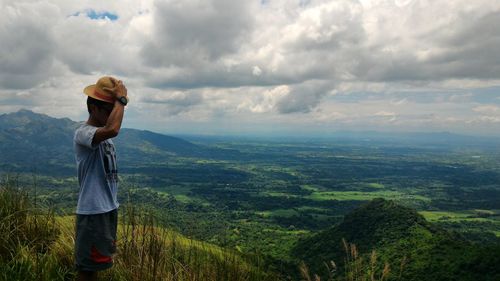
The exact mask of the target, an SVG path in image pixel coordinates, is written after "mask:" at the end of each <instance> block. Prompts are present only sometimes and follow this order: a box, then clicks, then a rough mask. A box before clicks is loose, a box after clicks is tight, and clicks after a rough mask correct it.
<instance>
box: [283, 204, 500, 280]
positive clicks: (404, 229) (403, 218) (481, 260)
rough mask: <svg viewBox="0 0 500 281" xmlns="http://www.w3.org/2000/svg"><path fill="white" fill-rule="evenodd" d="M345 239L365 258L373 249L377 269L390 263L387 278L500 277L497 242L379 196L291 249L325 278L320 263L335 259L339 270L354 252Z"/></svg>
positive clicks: (499, 247) (368, 258) (488, 278)
mask: <svg viewBox="0 0 500 281" xmlns="http://www.w3.org/2000/svg"><path fill="white" fill-rule="evenodd" d="M343 239H345V241H347V243H352V244H355V245H357V247H356V252H357V254H358V255H360V256H362V257H364V259H365V260H370V255H371V253H372V250H375V251H376V255H377V256H378V261H379V264H378V265H377V266H378V268H379V271H382V267H383V266H384V263H386V262H387V263H388V264H389V265H390V268H391V271H390V274H389V275H388V280H500V269H499V268H498V266H497V265H498V264H499V262H500V255H499V253H500V244H498V243H497V244H496V245H487V246H486V245H479V244H472V243H471V242H468V241H467V240H465V239H463V238H462V237H461V236H459V235H458V234H456V233H452V232H449V231H446V230H444V229H441V228H440V227H437V226H435V225H433V224H431V223H429V222H427V221H426V220H425V219H424V218H423V217H422V216H421V215H419V214H418V213H417V212H416V211H415V210H413V209H410V208H407V207H403V206H399V205H397V204H396V203H394V202H393V201H388V200H384V199H381V198H379V199H374V200H372V201H370V202H369V203H366V204H364V205H362V206H361V207H359V208H358V209H356V210H354V211H353V212H351V213H349V214H347V215H346V216H345V218H344V220H343V221H342V222H341V223H340V224H338V225H336V226H333V227H331V228H329V229H327V230H324V231H321V232H319V233H317V234H315V235H312V236H311V237H308V238H305V239H302V240H300V241H299V242H298V243H297V245H296V246H295V248H294V249H293V253H294V255H295V256H296V257H297V258H298V259H300V260H303V261H304V262H305V264H307V265H309V267H310V271H311V272H316V273H318V274H319V275H320V276H323V277H326V276H328V272H327V269H326V267H325V266H324V262H329V261H334V262H336V263H337V265H338V266H339V268H341V269H342V268H344V266H345V255H346V250H348V252H351V253H349V254H351V255H352V251H351V248H350V247H349V245H348V244H347V245H346V244H344V242H343V241H342V240H343ZM346 246H347V247H346ZM401 266H403V270H402V271H401V270H400V267H401ZM366 272H369V270H366ZM400 275H401V276H400Z"/></svg>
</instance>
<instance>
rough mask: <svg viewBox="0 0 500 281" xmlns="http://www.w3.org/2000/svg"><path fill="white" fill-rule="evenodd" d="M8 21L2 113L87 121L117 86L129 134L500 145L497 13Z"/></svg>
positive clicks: (92, 11)
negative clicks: (499, 141) (93, 103)
mask: <svg viewBox="0 0 500 281" xmlns="http://www.w3.org/2000/svg"><path fill="white" fill-rule="evenodd" d="M0 7H1V8H2V11H5V13H4V16H3V17H2V18H1V19H0V27H2V28H1V29H0V40H1V41H2V42H5V43H4V44H2V45H1V46H0V51H1V52H2V53H3V54H6V56H4V57H2V58H1V59H0V62H1V63H0V113H8V112H14V111H17V110H19V109H21V108H27V109H30V110H33V111H35V112H40V113H44V114H47V115H50V116H54V117H69V118H70V119H72V120H82V119H85V118H86V115H87V111H86V106H85V98H86V96H85V95H84V94H83V93H82V90H83V88H84V87H85V86H87V85H90V84H94V83H95V82H96V81H97V79H98V78H99V77H100V76H103V75H112V76H116V77H118V78H119V79H121V80H123V81H124V83H125V85H126V86H127V88H128V92H129V96H130V104H129V105H128V106H127V109H126V114H125V119H124V126H126V127H131V128H138V129H147V130H150V131H155V132H161V133H167V132H169V133H175V134H200V135H262V136H274V135H284V136H286V135H300V136H304V137H308V136H310V135H313V136H327V135H329V134H332V132H336V131H371V130H375V131H381V132H388V133H397V132H401V133H408V132H429V133H431V132H450V133H454V134H460V135H470V136H481V137H500V96H499V95H498V93H499V92H500V78H499V77H498V73H499V70H500V69H499V65H500V56H499V55H498V52H497V49H498V45H499V44H498V38H500V30H498V29H495V28H491V26H497V25H498V24H500V2H494V1H493V2H492V1H486V0H481V1H474V2H472V3H471V2H470V1H465V0H459V1H453V2H449V1H432V2H426V1H420V0H359V1H355V0H352V1H351V0H345V1H332V0H330V1H326V0H297V1H294V2H291V1H284V0H279V1H268V0H266V1H261V0H258V1H257V0H256V1H243V2H235V1H228V0H209V1H201V2H200V1H191V0H188V1H182V2H176V1H170V0H167V1H159V0H142V1H131V0H128V1H127V2H120V3H117V2H116V3H115V2H99V1H79V2H67V1H62V0H49V1H41V0H40V1H38V0H36V1H25V0H22V1H2V2H1V3H0ZM443 11H446V14H443ZM88 38H93V40H88Z"/></svg>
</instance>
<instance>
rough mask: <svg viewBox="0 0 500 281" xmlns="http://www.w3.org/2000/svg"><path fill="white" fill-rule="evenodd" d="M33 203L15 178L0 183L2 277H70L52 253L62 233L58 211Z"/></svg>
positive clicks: (0, 260) (2, 278) (25, 278)
mask: <svg viewBox="0 0 500 281" xmlns="http://www.w3.org/2000/svg"><path fill="white" fill-rule="evenodd" d="M33 202H34V201H33V200H31V199H30V197H29V194H28V192H27V191H26V190H24V189H22V188H20V187H19V186H18V184H17V181H16V179H15V178H5V179H4V181H3V182H2V183H0V280H67V279H64V278H62V279H61V277H63V276H67V275H68V274H69V271H70V270H68V269H67V268H63V267H60V266H59V265H58V264H57V263H56V257H54V256H52V255H50V254H49V253H48V252H49V251H50V246H51V245H52V244H53V243H54V241H55V240H56V239H57V238H58V236H59V229H58V227H57V225H56V220H55V216H54V212H53V211H52V210H51V209H49V208H39V207H37V206H36V205H34V204H33Z"/></svg>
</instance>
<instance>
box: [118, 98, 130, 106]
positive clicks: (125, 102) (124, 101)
mask: <svg viewBox="0 0 500 281" xmlns="http://www.w3.org/2000/svg"><path fill="white" fill-rule="evenodd" d="M119 100H120V102H121V103H122V104H123V105H126V104H127V102H128V100H127V98H126V97H120V99H119Z"/></svg>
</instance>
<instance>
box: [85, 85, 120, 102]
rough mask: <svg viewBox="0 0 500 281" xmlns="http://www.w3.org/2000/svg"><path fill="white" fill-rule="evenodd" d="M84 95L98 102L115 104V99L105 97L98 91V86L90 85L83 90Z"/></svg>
mask: <svg viewBox="0 0 500 281" xmlns="http://www.w3.org/2000/svg"><path fill="white" fill-rule="evenodd" d="M83 93H84V94H86V95H87V96H89V97H91V98H94V99H96V100H100V101H104V102H108V103H114V102H115V101H114V99H113V98H112V97H110V96H106V95H103V94H101V93H99V92H98V91H96V85H89V86H87V87H85V89H83Z"/></svg>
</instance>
